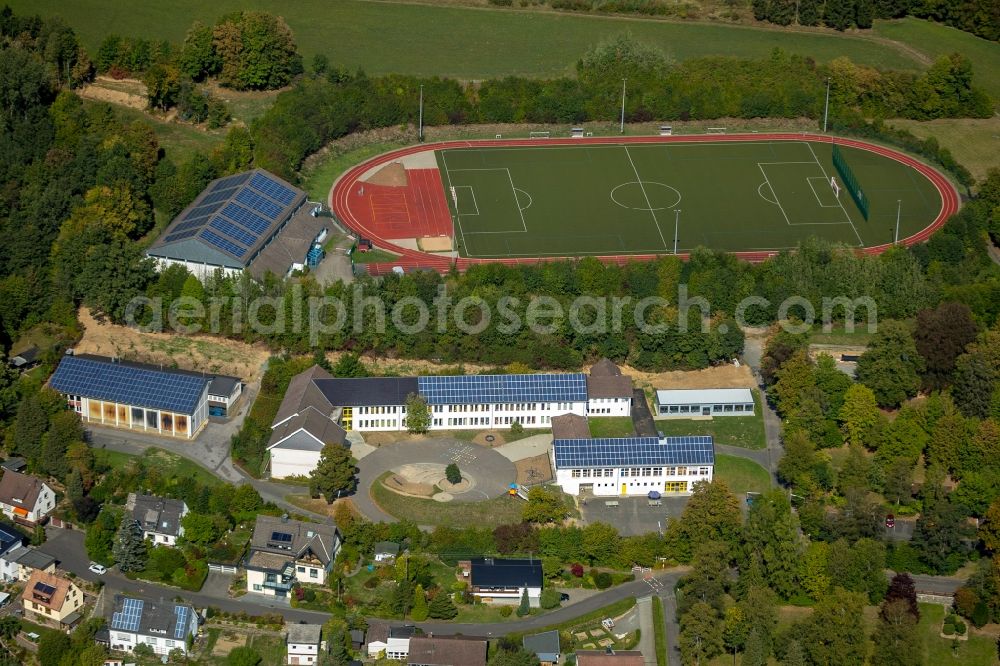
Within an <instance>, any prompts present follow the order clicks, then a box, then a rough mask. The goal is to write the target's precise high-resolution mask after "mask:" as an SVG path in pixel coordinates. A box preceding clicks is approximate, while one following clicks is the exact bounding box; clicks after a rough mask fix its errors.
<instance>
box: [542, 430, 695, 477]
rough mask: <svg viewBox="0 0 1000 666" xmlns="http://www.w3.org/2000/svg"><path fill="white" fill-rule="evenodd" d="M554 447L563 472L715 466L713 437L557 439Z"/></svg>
mask: <svg viewBox="0 0 1000 666" xmlns="http://www.w3.org/2000/svg"><path fill="white" fill-rule="evenodd" d="M552 448H553V451H554V453H555V459H556V467H557V468H559V469H567V468H578V467H623V466H634V465H712V464H714V463H715V445H714V443H713V440H712V438H711V437H710V436H700V435H693V436H690V437H665V438H663V439H662V440H661V439H659V438H657V437H614V438H610V437H609V438H598V439H557V440H555V441H554V442H552Z"/></svg>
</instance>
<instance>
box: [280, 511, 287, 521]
mask: <svg viewBox="0 0 1000 666" xmlns="http://www.w3.org/2000/svg"><path fill="white" fill-rule="evenodd" d="M281 522H283V523H287V522H288V514H287V513H283V514H281Z"/></svg>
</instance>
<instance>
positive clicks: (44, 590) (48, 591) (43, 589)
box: [35, 581, 56, 597]
mask: <svg viewBox="0 0 1000 666" xmlns="http://www.w3.org/2000/svg"><path fill="white" fill-rule="evenodd" d="M35 591H36V592H40V593H41V594H44V595H46V596H49V597H51V596H52V595H53V594H55V593H56V588H54V587H52V586H51V585H46V584H45V583H43V582H41V581H39V582H37V583H35Z"/></svg>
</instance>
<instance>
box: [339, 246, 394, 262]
mask: <svg viewBox="0 0 1000 666" xmlns="http://www.w3.org/2000/svg"><path fill="white" fill-rule="evenodd" d="M351 256H352V257H353V258H354V263H356V264H377V263H385V262H388V261H395V260H396V259H398V258H399V255H398V254H393V253H392V252H386V251H385V250H380V249H378V248H377V247H376V248H373V249H371V250H368V251H367V252H357V251H355V252H354V254H353V255H351Z"/></svg>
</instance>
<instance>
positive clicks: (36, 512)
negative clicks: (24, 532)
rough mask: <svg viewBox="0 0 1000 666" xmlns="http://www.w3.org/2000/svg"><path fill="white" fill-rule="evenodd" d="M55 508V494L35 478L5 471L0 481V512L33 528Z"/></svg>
mask: <svg viewBox="0 0 1000 666" xmlns="http://www.w3.org/2000/svg"><path fill="white" fill-rule="evenodd" d="M55 508H56V494H55V491H53V490H52V489H51V488H49V486H48V484H46V483H45V482H44V481H42V480H41V479H39V478H38V477H36V476H31V475H30V474H21V473H20V472H15V471H13V470H6V471H4V473H3V478H2V479H0V510H2V511H3V513H4V515H5V516H7V517H8V518H10V519H11V520H13V521H15V522H18V523H22V524H25V525H29V526H34V525H36V524H38V523H39V522H41V521H42V520H44V519H45V517H46V516H48V515H49V514H50V513H51V512H52V510H53V509H55Z"/></svg>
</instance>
